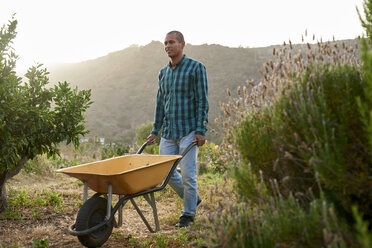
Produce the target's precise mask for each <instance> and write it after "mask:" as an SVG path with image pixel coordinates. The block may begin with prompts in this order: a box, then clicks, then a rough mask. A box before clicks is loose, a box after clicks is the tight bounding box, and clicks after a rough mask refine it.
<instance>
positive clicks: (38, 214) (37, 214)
mask: <svg viewBox="0 0 372 248" xmlns="http://www.w3.org/2000/svg"><path fill="white" fill-rule="evenodd" d="M31 217H32V218H34V219H39V218H40V213H39V212H38V211H37V210H35V209H31Z"/></svg>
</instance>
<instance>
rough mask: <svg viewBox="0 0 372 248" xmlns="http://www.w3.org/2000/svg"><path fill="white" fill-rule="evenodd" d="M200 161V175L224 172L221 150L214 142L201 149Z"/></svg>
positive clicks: (199, 153)
mask: <svg viewBox="0 0 372 248" xmlns="http://www.w3.org/2000/svg"><path fill="white" fill-rule="evenodd" d="M198 160H199V162H200V168H199V174H203V173H208V172H222V171H223V165H222V164H221V161H220V149H219V147H218V146H217V145H216V144H214V143H213V142H208V143H206V144H204V145H203V146H201V147H199V152H198Z"/></svg>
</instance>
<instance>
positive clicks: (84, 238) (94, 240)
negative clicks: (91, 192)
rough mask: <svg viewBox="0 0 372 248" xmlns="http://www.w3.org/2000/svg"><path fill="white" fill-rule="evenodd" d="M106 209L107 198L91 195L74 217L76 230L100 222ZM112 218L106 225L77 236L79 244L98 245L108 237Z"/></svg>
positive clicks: (84, 228)
mask: <svg viewBox="0 0 372 248" xmlns="http://www.w3.org/2000/svg"><path fill="white" fill-rule="evenodd" d="M106 211H107V200H106V199H105V198H102V197H98V196H93V197H92V198H90V199H89V200H87V201H86V202H85V203H84V204H83V206H82V207H81V208H80V210H79V212H78V215H77V217H76V225H75V228H76V231H84V230H87V229H89V228H91V227H93V226H96V225H98V224H100V223H102V222H103V221H104V220H105V217H106ZM113 226H114V219H112V221H110V222H109V223H108V224H107V225H105V226H103V227H102V228H100V229H98V230H97V231H95V232H92V233H90V234H86V235H81V236H78V239H79V241H80V243H81V244H83V245H84V246H86V247H100V246H101V245H103V244H104V243H105V242H106V241H107V239H108V238H109V237H110V235H111V232H112V228H113Z"/></svg>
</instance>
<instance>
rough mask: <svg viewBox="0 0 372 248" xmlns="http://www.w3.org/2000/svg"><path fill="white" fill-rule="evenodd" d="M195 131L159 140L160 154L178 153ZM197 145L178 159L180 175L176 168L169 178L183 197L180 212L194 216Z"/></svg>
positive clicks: (178, 193)
mask: <svg viewBox="0 0 372 248" xmlns="http://www.w3.org/2000/svg"><path fill="white" fill-rule="evenodd" d="M194 136H195V132H194V131H192V132H191V133H189V134H188V135H187V136H185V137H182V138H180V139H164V138H161V140H160V154H162V155H178V154H182V152H183V151H184V150H185V149H186V148H187V147H188V146H189V145H190V144H191V143H192V141H193V140H194ZM198 150H199V149H198V147H197V146H194V147H193V148H192V149H191V150H190V151H189V152H188V153H187V154H186V156H185V157H183V158H182V159H181V161H180V168H181V175H182V176H181V175H180V173H178V171H177V170H175V171H174V173H173V175H172V176H171V178H170V180H169V185H170V186H171V187H172V188H173V189H174V191H176V193H177V195H178V196H179V197H181V199H183V210H182V214H183V215H187V216H192V217H195V214H196V202H197V198H198V193H197V182H196V157H197V155H198Z"/></svg>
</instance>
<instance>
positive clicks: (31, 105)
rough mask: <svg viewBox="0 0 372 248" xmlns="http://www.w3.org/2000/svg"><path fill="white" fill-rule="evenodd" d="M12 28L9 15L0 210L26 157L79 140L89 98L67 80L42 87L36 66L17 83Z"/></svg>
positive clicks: (1, 87)
mask: <svg viewBox="0 0 372 248" xmlns="http://www.w3.org/2000/svg"><path fill="white" fill-rule="evenodd" d="M16 27H17V21H16V20H15V19H14V17H13V18H12V20H10V21H9V22H8V24H7V25H3V26H2V27H1V29H0V211H2V210H4V208H5V206H6V188H5V183H6V181H7V180H8V179H9V178H11V177H13V176H15V175H17V174H18V173H19V171H20V170H21V169H22V168H23V166H24V165H25V163H26V162H27V160H29V159H33V158H35V156H36V155H39V154H48V156H55V155H57V154H58V153H59V149H58V145H59V144H60V143H61V142H64V141H65V142H66V143H67V144H69V143H73V144H74V145H75V146H76V147H77V146H78V145H79V137H80V136H81V135H85V134H86V133H87V131H86V130H85V126H84V116H83V112H85V111H86V110H87V108H88V107H89V105H90V104H91V103H92V102H91V101H90V96H91V92H90V90H80V91H79V90H78V89H77V88H75V89H71V88H70V86H69V84H68V83H67V82H63V83H61V82H59V83H58V85H55V86H54V87H46V86H47V84H48V83H49V78H48V72H47V70H46V69H43V68H42V66H41V65H37V66H34V67H31V68H30V69H29V70H28V71H27V73H26V74H25V78H26V82H22V78H20V77H18V76H17V75H16V73H15V65H16V60H17V55H16V54H15V53H14V50H13V48H12V46H11V45H12V41H13V39H14V38H15V37H16V34H17V33H16Z"/></svg>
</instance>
